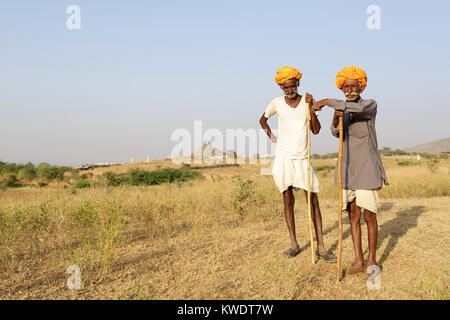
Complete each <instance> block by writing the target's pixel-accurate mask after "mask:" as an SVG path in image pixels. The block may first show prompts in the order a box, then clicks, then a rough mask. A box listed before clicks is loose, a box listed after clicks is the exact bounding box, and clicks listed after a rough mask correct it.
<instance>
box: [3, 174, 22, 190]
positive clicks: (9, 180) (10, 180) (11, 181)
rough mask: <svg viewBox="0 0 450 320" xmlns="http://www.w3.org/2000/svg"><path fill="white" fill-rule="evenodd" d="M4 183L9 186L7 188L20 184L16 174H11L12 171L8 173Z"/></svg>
mask: <svg viewBox="0 0 450 320" xmlns="http://www.w3.org/2000/svg"><path fill="white" fill-rule="evenodd" d="M4 183H5V186H6V187H9V188H14V187H18V186H20V185H19V184H18V183H17V176H16V175H15V174H13V173H10V174H8V175H7V176H6V179H5V182H4Z"/></svg>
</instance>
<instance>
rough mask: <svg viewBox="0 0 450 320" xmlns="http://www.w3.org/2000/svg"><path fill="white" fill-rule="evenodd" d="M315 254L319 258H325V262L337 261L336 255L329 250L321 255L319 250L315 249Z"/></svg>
mask: <svg viewBox="0 0 450 320" xmlns="http://www.w3.org/2000/svg"><path fill="white" fill-rule="evenodd" d="M316 256H317V257H318V258H319V259H323V260H325V262H327V263H336V261H337V257H336V256H335V255H334V254H333V253H331V252H330V251H327V253H326V254H324V255H323V254H320V253H319V250H316Z"/></svg>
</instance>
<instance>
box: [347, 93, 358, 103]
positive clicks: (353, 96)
mask: <svg viewBox="0 0 450 320" xmlns="http://www.w3.org/2000/svg"><path fill="white" fill-rule="evenodd" d="M345 96H346V97H347V100H349V101H353V100H356V99H357V98H358V97H359V93H356V92H345Z"/></svg>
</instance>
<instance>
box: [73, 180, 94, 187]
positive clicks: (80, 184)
mask: <svg viewBox="0 0 450 320" xmlns="http://www.w3.org/2000/svg"><path fill="white" fill-rule="evenodd" d="M90 186H91V183H90V182H89V181H87V180H79V181H77V182H76V183H75V185H74V186H73V187H74V188H75V189H83V188H89V187H90Z"/></svg>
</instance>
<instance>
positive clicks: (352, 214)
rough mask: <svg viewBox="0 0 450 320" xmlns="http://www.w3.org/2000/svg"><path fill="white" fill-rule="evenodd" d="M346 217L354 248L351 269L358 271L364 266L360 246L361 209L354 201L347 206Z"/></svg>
mask: <svg viewBox="0 0 450 320" xmlns="http://www.w3.org/2000/svg"><path fill="white" fill-rule="evenodd" d="M347 211H348V217H349V219H350V225H351V230H352V239H353V247H354V248H355V256H356V262H355V263H354V264H353V266H352V268H353V269H359V268H362V267H363V266H364V258H363V252H362V246H361V223H360V221H359V219H360V218H361V209H360V208H359V207H358V206H357V205H356V200H353V201H352V202H350V203H348V204H347Z"/></svg>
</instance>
